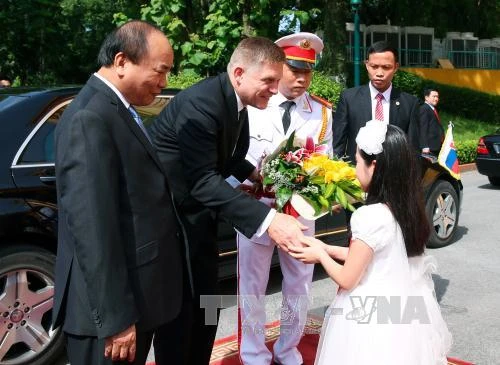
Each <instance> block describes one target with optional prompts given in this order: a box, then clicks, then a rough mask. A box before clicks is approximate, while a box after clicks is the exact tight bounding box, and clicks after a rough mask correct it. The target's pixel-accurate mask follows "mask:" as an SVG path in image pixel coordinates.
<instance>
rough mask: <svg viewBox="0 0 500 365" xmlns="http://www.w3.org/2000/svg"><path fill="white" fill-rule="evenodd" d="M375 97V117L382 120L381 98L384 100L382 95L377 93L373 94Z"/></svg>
mask: <svg viewBox="0 0 500 365" xmlns="http://www.w3.org/2000/svg"><path fill="white" fill-rule="evenodd" d="M375 99H377V105H376V106H375V119H376V120H381V121H384V107H383V106H382V100H384V95H382V94H380V93H378V94H377V96H375Z"/></svg>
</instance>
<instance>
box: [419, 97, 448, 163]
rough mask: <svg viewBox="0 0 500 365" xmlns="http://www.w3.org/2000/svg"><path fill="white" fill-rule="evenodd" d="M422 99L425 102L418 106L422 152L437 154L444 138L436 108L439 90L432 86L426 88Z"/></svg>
mask: <svg viewBox="0 0 500 365" xmlns="http://www.w3.org/2000/svg"><path fill="white" fill-rule="evenodd" d="M424 99H425V103H423V104H422V105H421V106H420V127H421V128H420V134H421V137H422V153H432V154H433V155H434V156H438V155H439V151H440V150H441V144H442V143H443V140H444V129H443V126H442V125H441V120H440V119H439V114H438V112H437V108H436V107H437V105H438V103H439V92H438V91H437V90H436V89H433V88H426V89H425V90H424Z"/></svg>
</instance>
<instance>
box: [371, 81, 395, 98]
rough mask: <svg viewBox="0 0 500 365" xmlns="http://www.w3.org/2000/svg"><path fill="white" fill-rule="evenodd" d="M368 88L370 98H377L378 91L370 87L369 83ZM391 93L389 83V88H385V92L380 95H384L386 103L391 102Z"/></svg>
mask: <svg viewBox="0 0 500 365" xmlns="http://www.w3.org/2000/svg"><path fill="white" fill-rule="evenodd" d="M368 87H369V88H370V96H371V98H372V100H373V99H375V96H377V95H378V94H379V93H380V91H378V90H377V89H375V87H374V86H373V85H372V83H371V81H370V82H369V83H368ZM391 91H392V83H391V85H389V87H388V88H387V90H386V91H384V92H383V93H381V94H382V95H384V100H386V101H389V100H391Z"/></svg>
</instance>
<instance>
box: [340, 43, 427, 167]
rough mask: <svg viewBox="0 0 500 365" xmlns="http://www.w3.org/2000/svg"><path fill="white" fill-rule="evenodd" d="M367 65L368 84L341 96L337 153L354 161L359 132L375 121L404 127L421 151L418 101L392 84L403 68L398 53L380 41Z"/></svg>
mask: <svg viewBox="0 0 500 365" xmlns="http://www.w3.org/2000/svg"><path fill="white" fill-rule="evenodd" d="M365 65H366V70H367V71H368V77H369V79H370V82H369V83H368V85H363V86H358V87H354V88H350V89H347V90H345V91H343V92H342V94H341V95H340V99H339V102H338V105H337V108H336V110H335V115H334V119H333V152H334V153H335V154H336V155H337V156H338V157H342V156H346V157H347V158H348V159H349V160H350V161H352V162H354V161H353V159H354V157H355V155H356V141H355V139H356V136H357V135H358V131H359V129H360V128H361V127H364V126H365V124H366V122H368V121H369V120H372V119H377V120H380V121H381V122H382V123H388V124H393V125H396V126H398V127H400V128H401V129H402V130H403V131H405V132H406V133H407V135H408V137H409V141H410V142H411V143H412V144H413V145H414V147H415V149H416V150H417V151H420V146H421V141H420V133H419V114H418V113H419V103H418V99H417V98H416V97H414V96H412V95H410V94H407V93H405V92H402V91H400V90H398V89H397V88H394V87H393V85H392V79H393V77H394V74H395V73H396V71H397V70H398V67H399V64H398V55H397V51H396V50H395V49H394V48H393V47H391V46H390V44H389V43H387V42H385V41H380V42H376V43H374V44H373V45H372V46H371V47H369V48H368V50H367V60H366V61H365Z"/></svg>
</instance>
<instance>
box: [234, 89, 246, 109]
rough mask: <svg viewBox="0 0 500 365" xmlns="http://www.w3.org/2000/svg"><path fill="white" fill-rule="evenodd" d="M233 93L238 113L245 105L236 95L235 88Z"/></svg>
mask: <svg viewBox="0 0 500 365" xmlns="http://www.w3.org/2000/svg"><path fill="white" fill-rule="evenodd" d="M234 95H236V104H237V105H238V113H239V112H241V110H242V109H243V108H244V107H245V105H243V102H242V101H241V99H240V96H239V95H238V93H237V92H236V90H235V91H234Z"/></svg>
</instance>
